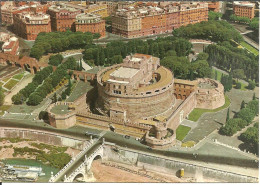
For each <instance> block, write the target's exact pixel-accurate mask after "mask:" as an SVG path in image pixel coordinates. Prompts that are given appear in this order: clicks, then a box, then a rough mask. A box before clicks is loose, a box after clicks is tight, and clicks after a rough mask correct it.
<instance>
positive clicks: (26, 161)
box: [2, 158, 59, 182]
mask: <svg viewBox="0 0 260 185" xmlns="http://www.w3.org/2000/svg"><path fill="white" fill-rule="evenodd" d="M2 162H4V163H5V164H16V165H26V166H36V167H42V171H43V173H45V175H44V176H40V177H38V180H37V181H36V182H48V181H49V179H50V177H51V172H53V175H55V174H56V173H58V171H59V169H57V168H54V167H51V166H48V165H45V164H43V163H41V162H40V161H36V160H33V159H18V158H15V159H5V160H2ZM3 182H5V181H3ZM8 182H10V181H8ZM14 182H18V181H14Z"/></svg>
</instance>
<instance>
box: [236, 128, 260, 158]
mask: <svg viewBox="0 0 260 185" xmlns="http://www.w3.org/2000/svg"><path fill="white" fill-rule="evenodd" d="M239 139H241V140H242V141H243V142H244V143H245V144H246V145H247V146H248V148H249V149H251V150H252V152H255V153H256V154H258V153H259V150H258V149H259V123H255V124H254V126H253V127H249V128H248V129H247V130H246V131H245V132H244V133H242V134H241V135H240V137H239Z"/></svg>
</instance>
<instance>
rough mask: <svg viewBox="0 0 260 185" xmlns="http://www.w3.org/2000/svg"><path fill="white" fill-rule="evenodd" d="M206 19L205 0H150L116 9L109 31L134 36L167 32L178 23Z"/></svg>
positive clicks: (181, 24) (189, 22)
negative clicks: (168, 0) (179, 0)
mask: <svg viewBox="0 0 260 185" xmlns="http://www.w3.org/2000/svg"><path fill="white" fill-rule="evenodd" d="M147 4H148V3H147ZM147 4H146V5H147ZM207 20H208V4H207V3H204V2H199V3H176V2H175V3H159V4H155V3H153V4H152V5H149V6H143V5H142V6H141V7H140V6H138V4H136V6H135V7H133V6H130V7H128V8H125V9H118V10H117V11H116V12H115V13H114V14H113V15H112V33H114V34H117V35H121V36H123V37H126V38H137V37H141V36H148V35H156V34H162V33H170V32H172V30H173V29H176V28H178V27H180V26H186V25H188V24H195V23H198V22H202V21H207Z"/></svg>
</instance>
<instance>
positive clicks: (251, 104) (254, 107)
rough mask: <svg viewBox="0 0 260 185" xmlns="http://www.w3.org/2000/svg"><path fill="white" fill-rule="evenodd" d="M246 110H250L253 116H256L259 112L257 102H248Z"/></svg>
mask: <svg viewBox="0 0 260 185" xmlns="http://www.w3.org/2000/svg"><path fill="white" fill-rule="evenodd" d="M246 108H248V109H250V110H251V111H252V112H253V113H254V115H257V114H258V112H259V101H258V100H251V101H250V102H248V104H247V106H246Z"/></svg>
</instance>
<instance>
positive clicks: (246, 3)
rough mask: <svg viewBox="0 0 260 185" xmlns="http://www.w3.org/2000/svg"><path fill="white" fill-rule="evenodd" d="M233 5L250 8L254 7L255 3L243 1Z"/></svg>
mask: <svg viewBox="0 0 260 185" xmlns="http://www.w3.org/2000/svg"><path fill="white" fill-rule="evenodd" d="M233 4H234V5H238V6H248V7H254V6H255V4H254V3H250V2H248V1H243V2H241V1H234V2H233Z"/></svg>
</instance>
